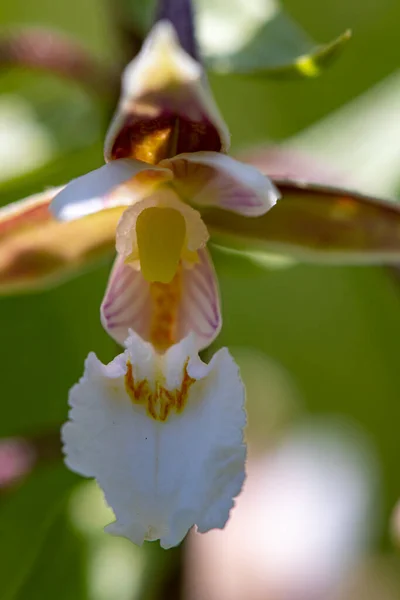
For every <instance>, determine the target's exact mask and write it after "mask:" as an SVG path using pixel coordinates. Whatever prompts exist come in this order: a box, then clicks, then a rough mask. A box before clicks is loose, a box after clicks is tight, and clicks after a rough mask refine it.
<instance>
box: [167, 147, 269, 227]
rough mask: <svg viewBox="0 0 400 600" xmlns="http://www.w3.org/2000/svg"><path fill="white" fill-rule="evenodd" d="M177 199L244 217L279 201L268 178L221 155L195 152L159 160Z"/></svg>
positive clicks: (258, 213) (264, 209) (260, 212)
mask: <svg viewBox="0 0 400 600" xmlns="http://www.w3.org/2000/svg"><path fill="white" fill-rule="evenodd" d="M160 167H165V168H168V169H171V170H172V172H173V174H174V179H173V181H172V182H171V184H172V185H173V186H174V188H175V189H176V191H177V193H178V194H179V195H180V197H181V198H182V199H184V200H186V201H187V202H188V203H190V204H193V205H195V206H198V207H205V208H206V207H208V206H217V207H219V208H222V209H224V210H229V211H231V212H235V213H238V214H240V215H243V216H246V217H257V216H259V215H263V214H264V213H266V212H267V211H268V210H269V209H270V208H272V206H274V204H275V203H276V201H277V200H278V199H279V198H280V193H279V192H278V190H277V189H276V187H275V186H274V184H273V183H272V181H271V180H270V179H268V177H266V176H265V175H263V174H262V173H260V171H258V170H257V169H256V168H255V167H252V166H251V165H246V164H244V163H241V162H239V161H237V160H234V159H233V158H230V157H229V156H226V155H224V154H217V153H215V152H195V153H193V154H180V155H179V156H175V157H174V158H172V159H170V160H163V161H161V163H160Z"/></svg>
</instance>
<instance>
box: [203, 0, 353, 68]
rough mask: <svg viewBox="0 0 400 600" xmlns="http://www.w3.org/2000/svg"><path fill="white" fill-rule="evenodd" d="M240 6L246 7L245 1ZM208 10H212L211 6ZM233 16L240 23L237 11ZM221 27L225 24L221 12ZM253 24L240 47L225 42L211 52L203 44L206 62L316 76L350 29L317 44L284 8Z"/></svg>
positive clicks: (331, 59) (213, 66) (344, 42)
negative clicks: (222, 45)
mask: <svg viewBox="0 0 400 600" xmlns="http://www.w3.org/2000/svg"><path fill="white" fill-rule="evenodd" d="M243 10H246V9H245V5H243ZM209 11H210V13H211V14H212V8H211V7H210V8H209ZM235 16H236V17H237V19H238V23H240V11H239V14H238V13H236V14H235ZM230 18H232V17H230ZM221 27H224V24H223V23H222V14H221ZM252 27H253V31H252V34H251V35H249V36H248V39H247V40H246V41H245V42H244V43H243V44H242V45H241V46H240V47H239V48H237V47H236V49H234V50H232V49H231V48H230V47H229V45H228V44H227V49H226V51H225V50H220V51H219V52H215V51H214V52H213V51H211V52H210V51H209V49H208V48H207V47H205V51H206V55H207V66H208V67H209V68H210V69H211V70H213V71H216V72H217V73H221V74H224V73H238V74H242V75H256V76H257V75H258V76H269V77H290V78H293V77H294V78H308V77H316V76H318V75H320V73H321V72H322V70H323V69H324V68H325V67H327V66H329V65H330V64H331V62H332V61H333V60H334V59H336V58H337V56H339V55H340V53H341V52H342V49H343V48H344V46H345V45H346V43H347V42H348V40H349V39H350V37H351V32H350V31H346V32H344V33H343V34H342V35H340V36H339V37H337V38H336V39H335V40H333V41H331V42H329V43H327V44H322V45H316V44H315V43H314V42H313V41H312V40H310V38H309V37H308V36H307V35H306V34H305V33H304V31H303V30H302V29H301V28H300V27H299V26H298V25H297V24H296V23H294V21H292V20H291V19H290V17H289V16H288V15H287V14H285V13H284V12H283V11H279V12H277V13H274V14H273V16H271V18H269V19H266V20H265V21H264V23H262V24H261V25H260V24H259V21H258V22H257V27H255V24H253V25H252ZM233 31H234V29H233V28H232V32H233ZM236 39H237V36H236ZM232 43H233V44H234V46H233V47H234V48H235V46H237V42H236V41H234V40H232Z"/></svg>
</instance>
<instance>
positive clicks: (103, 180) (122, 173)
mask: <svg viewBox="0 0 400 600" xmlns="http://www.w3.org/2000/svg"><path fill="white" fill-rule="evenodd" d="M142 171H148V174H149V176H150V178H151V176H152V175H153V176H154V173H157V174H159V173H160V174H163V173H165V176H166V177H168V176H169V173H168V172H167V171H165V170H164V169H158V168H157V167H152V166H150V165H148V164H147V163H144V162H140V161H138V160H134V159H126V158H122V159H120V160H114V161H112V162H110V163H108V164H106V165H103V166H102V167H100V168H99V169H96V170H95V171H91V172H90V173H87V174H86V175H82V177H78V178H77V179H73V180H72V181H71V182H70V183H69V184H68V185H66V186H65V187H64V188H63V189H62V191H61V192H60V193H59V194H57V195H56V196H55V197H54V199H53V201H52V202H51V204H50V210H51V212H52V213H53V215H54V216H55V217H56V218H57V219H59V220H60V221H72V220H74V219H79V218H81V217H84V216H86V215H90V214H92V213H96V212H98V211H100V210H104V209H107V208H114V207H115V206H129V205H130V204H133V203H134V202H136V201H137V200H140V199H141V198H142V194H143V190H144V189H145V188H143V187H142V186H141V185H140V184H138V185H137V186H136V187H134V186H133V185H132V186H130V187H125V186H123V185H122V184H124V183H126V182H128V181H129V180H132V179H133V178H134V177H135V176H136V175H138V173H140V172H142ZM119 186H120V187H119Z"/></svg>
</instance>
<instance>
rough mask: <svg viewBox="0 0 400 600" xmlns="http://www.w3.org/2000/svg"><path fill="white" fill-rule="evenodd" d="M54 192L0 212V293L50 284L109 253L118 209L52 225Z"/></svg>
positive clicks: (7, 207) (56, 189) (10, 206)
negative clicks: (51, 209) (51, 207)
mask: <svg viewBox="0 0 400 600" xmlns="http://www.w3.org/2000/svg"><path fill="white" fill-rule="evenodd" d="M61 189H62V188H52V189H49V190H46V191H45V192H43V193H40V194H35V195H34V196H30V197H29V198H26V199H24V200H20V201H19V202H15V203H13V204H10V205H9V206H5V207H4V208H2V209H0V293H9V292H15V291H17V290H24V289H31V288H38V287H42V286H44V285H49V284H51V283H54V282H56V281H58V280H59V278H61V277H64V276H66V275H68V274H72V273H73V272H74V271H75V270H79V269H82V268H85V267H86V266H87V265H88V264H90V263H92V262H93V261H94V260H96V259H99V258H101V257H104V256H108V255H112V252H113V250H114V248H115V230H116V226H117V223H118V220H119V218H120V215H121V209H119V208H114V209H110V210H106V211H103V212H102V213H99V214H96V215H91V216H88V217H85V218H84V219H80V220H78V221H73V222H69V223H65V222H59V221H56V220H55V219H54V217H53V215H52V213H51V212H50V210H49V205H50V202H51V201H52V199H53V197H54V196H55V195H56V194H57V193H58V192H59V191H60V190H61Z"/></svg>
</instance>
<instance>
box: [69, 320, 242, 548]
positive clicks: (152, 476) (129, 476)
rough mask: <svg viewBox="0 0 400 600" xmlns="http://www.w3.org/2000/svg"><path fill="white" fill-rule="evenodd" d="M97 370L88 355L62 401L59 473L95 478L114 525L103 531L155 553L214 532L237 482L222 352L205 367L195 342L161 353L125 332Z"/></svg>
mask: <svg viewBox="0 0 400 600" xmlns="http://www.w3.org/2000/svg"><path fill="white" fill-rule="evenodd" d="M126 346H127V347H126V350H125V352H124V353H123V354H120V355H119V356H117V357H116V358H115V359H114V360H113V361H112V362H111V363H110V364H108V365H103V364H102V363H101V362H100V361H99V360H98V358H97V357H96V356H95V355H94V354H93V353H92V354H90V355H89V356H88V358H87V360H86V368H85V373H84V376H83V378H82V379H81V380H80V382H79V383H78V384H77V385H76V386H75V387H73V388H72V390H71V392H70V406H71V411H70V420H69V422H68V423H66V425H64V428H63V432H62V437H63V441H64V452H65V454H66V463H67V465H68V466H69V467H70V468H71V469H72V470H73V471H76V472H77V473H80V474H82V475H84V476H86V477H95V478H96V480H97V482H98V484H99V485H100V487H101V488H102V490H103V492H104V495H105V498H106V501H107V502H108V504H109V505H110V506H111V507H112V508H113V510H114V513H115V516H116V521H115V522H114V523H112V524H111V525H109V526H108V527H107V528H106V530H107V531H108V532H109V533H112V534H114V535H120V536H123V537H127V538H128V539H130V540H131V541H133V542H134V543H135V544H139V545H141V544H142V543H143V541H144V540H149V541H153V540H158V539H160V543H161V546H162V547H163V548H170V547H171V546H175V545H177V544H179V542H181V540H182V539H183V538H184V536H185V535H186V533H187V532H188V530H189V529H190V528H191V527H192V526H193V525H195V524H196V525H197V529H198V531H199V532H206V531H208V530H209V529H213V528H220V529H222V528H223V527H224V525H225V523H226V521H227V519H228V517H229V512H230V509H231V508H232V506H233V498H234V497H235V496H237V494H238V493H239V492H240V490H241V487H242V485H243V481H244V461H245V456H246V449H245V446H244V443H243V428H244V425H245V421H246V417H245V412H244V408H243V405H244V387H243V384H242V382H241V380H240V377H239V375H238V368H237V366H236V364H235V362H234V361H233V359H232V357H231V356H230V355H229V352H228V351H227V350H226V349H222V350H219V351H218V352H217V353H216V354H215V355H214V357H213V358H212V360H211V361H210V363H209V364H208V365H206V364H204V363H203V362H202V361H201V360H200V359H199V357H198V355H197V348H196V341H195V337H194V335H189V336H188V337H187V338H185V339H184V340H182V341H181V342H180V343H179V344H176V345H174V346H172V347H171V348H170V349H169V350H167V352H165V353H164V354H160V353H158V352H156V351H155V350H154V347H153V346H152V345H151V344H149V343H148V342H144V341H143V340H142V339H141V338H140V337H139V336H138V335H136V334H135V333H133V332H131V334H130V337H129V339H128V340H127V343H126Z"/></svg>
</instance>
